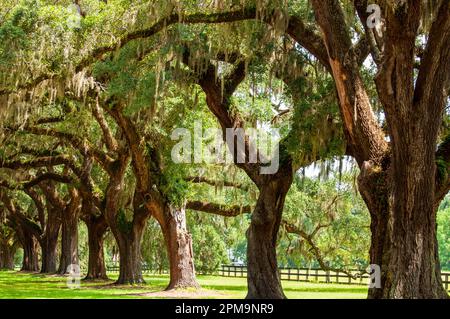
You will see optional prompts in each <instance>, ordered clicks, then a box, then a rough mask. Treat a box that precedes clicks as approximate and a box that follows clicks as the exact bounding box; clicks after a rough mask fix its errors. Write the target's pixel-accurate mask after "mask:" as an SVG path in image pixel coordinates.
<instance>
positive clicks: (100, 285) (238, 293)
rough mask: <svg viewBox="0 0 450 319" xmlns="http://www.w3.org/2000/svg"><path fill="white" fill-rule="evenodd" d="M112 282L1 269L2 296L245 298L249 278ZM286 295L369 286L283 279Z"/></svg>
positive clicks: (350, 294) (336, 293) (360, 292)
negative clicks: (175, 284) (172, 288)
mask: <svg viewBox="0 0 450 319" xmlns="http://www.w3.org/2000/svg"><path fill="white" fill-rule="evenodd" d="M116 276H117V274H110V279H111V280H110V281H109V282H103V281H102V282H86V281H83V280H82V281H81V283H80V288H79V289H70V288H69V287H68V285H67V281H68V278H67V277H63V276H56V275H43V274H37V273H22V272H15V271H0V298H10V299H15V298H39V299H41V298H42V299H43V298H67V299H70V298H77V299H83V298H89V299H97V298H99V299H101V298H108V299H109V298H221V299H241V298H244V297H245V295H246V292H247V282H246V279H245V278H228V277H220V276H202V275H199V276H198V282H199V284H200V285H201V286H202V289H201V290H200V291H194V290H182V291H177V292H171V293H167V292H164V288H165V287H166V286H167V284H168V282H169V277H168V275H147V276H145V281H146V284H143V285H139V286H116V285H113V283H114V279H115V278H116ZM283 288H284V292H285V294H286V296H287V297H288V298H291V299H308V298H310V299H323V298H324V299H357V298H366V296H367V287H365V286H355V285H343V284H325V283H304V282H294V281H283Z"/></svg>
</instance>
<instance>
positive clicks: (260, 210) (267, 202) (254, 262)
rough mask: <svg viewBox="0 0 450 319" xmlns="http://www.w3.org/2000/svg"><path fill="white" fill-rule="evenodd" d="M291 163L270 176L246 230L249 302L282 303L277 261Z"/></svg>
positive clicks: (282, 295)
mask: <svg viewBox="0 0 450 319" xmlns="http://www.w3.org/2000/svg"><path fill="white" fill-rule="evenodd" d="M292 178H293V177H292V167H291V164H290V163H288V164H286V165H285V166H284V167H282V168H281V169H280V171H279V172H278V173H277V174H276V175H274V176H267V177H266V179H267V181H266V183H264V184H262V186H260V187H259V188H260V194H259V197H258V201H257V203H256V207H255V210H254V211H253V214H252V219H251V223H250V227H249V229H248V230H247V241H248V244H247V267H248V277H247V284H248V293H247V297H246V298H247V299H283V298H286V296H285V295H284V293H283V288H282V287H281V281H280V276H279V272H278V263H277V257H276V242H277V236H278V230H279V228H280V223H281V218H282V213H283V207H284V201H285V198H286V194H287V192H288V190H289V187H290V186H291V183H292Z"/></svg>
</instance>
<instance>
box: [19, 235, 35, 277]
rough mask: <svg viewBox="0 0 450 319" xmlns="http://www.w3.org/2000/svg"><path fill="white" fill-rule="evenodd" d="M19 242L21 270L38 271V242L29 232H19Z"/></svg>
mask: <svg viewBox="0 0 450 319" xmlns="http://www.w3.org/2000/svg"><path fill="white" fill-rule="evenodd" d="M20 242H21V244H22V248H23V260H22V268H21V271H39V261H38V248H39V247H38V246H39V243H38V241H37V239H36V237H34V236H33V235H32V234H31V233H30V232H28V231H26V230H24V231H22V232H21V236H20Z"/></svg>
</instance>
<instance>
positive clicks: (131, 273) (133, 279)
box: [114, 222, 146, 285]
mask: <svg viewBox="0 0 450 319" xmlns="http://www.w3.org/2000/svg"><path fill="white" fill-rule="evenodd" d="M145 225H146V223H145V222H144V223H133V227H132V229H131V230H130V231H129V232H125V231H118V232H115V234H114V237H115V238H116V241H117V245H118V247H119V261H120V267H119V268H120V270H119V278H118V279H117V281H116V284H130V285H132V284H141V283H144V278H143V276H142V260H141V241H142V236H143V234H144V229H145Z"/></svg>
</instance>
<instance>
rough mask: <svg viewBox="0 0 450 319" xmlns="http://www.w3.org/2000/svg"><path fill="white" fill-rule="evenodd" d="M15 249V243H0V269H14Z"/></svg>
mask: <svg viewBox="0 0 450 319" xmlns="http://www.w3.org/2000/svg"><path fill="white" fill-rule="evenodd" d="M16 251H17V246H16V245H12V246H11V245H8V244H3V243H1V244H0V269H10V270H14V255H15V254H16Z"/></svg>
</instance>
